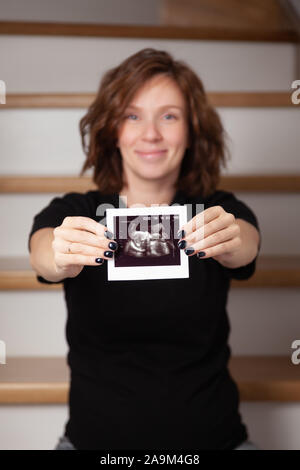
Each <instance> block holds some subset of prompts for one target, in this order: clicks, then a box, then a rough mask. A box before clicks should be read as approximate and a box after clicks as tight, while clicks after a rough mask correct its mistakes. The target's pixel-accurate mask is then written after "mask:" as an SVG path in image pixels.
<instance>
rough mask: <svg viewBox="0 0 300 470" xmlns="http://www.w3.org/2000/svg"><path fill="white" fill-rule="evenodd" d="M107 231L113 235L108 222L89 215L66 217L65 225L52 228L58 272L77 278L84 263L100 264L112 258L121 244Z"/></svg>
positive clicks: (90, 264) (53, 247)
mask: <svg viewBox="0 0 300 470" xmlns="http://www.w3.org/2000/svg"><path fill="white" fill-rule="evenodd" d="M106 231H107V235H108V236H113V234H112V233H111V232H109V231H108V229H107V227H106V226H105V225H103V224H101V223H99V222H96V221H95V220H93V219H91V218H89V217H81V216H69V217H65V218H64V220H63V222H62V224H61V225H59V226H58V227H55V229H54V230H53V236H54V239H53V241H52V249H53V252H54V264H55V270H56V272H57V273H61V274H64V275H65V276H66V277H76V276H77V275H78V274H79V273H80V272H81V271H82V269H83V267H84V266H99V264H103V263H104V261H105V259H111V258H112V256H113V250H114V251H115V250H116V249H117V248H118V244H117V242H116V241H114V240H112V239H108V236H106V235H105V233H106ZM110 243H112V245H110ZM109 245H110V246H109ZM109 254H111V256H109ZM96 259H97V260H98V261H95V260H96Z"/></svg>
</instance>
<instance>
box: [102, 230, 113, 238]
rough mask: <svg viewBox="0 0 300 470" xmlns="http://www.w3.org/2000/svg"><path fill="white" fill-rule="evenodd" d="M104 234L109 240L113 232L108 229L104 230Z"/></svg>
mask: <svg viewBox="0 0 300 470" xmlns="http://www.w3.org/2000/svg"><path fill="white" fill-rule="evenodd" d="M104 236H105V237H106V238H109V239H110V240H111V239H112V238H114V234H113V233H111V232H110V231H109V230H106V231H105V232H104Z"/></svg>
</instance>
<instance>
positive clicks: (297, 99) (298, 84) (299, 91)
mask: <svg viewBox="0 0 300 470" xmlns="http://www.w3.org/2000/svg"><path fill="white" fill-rule="evenodd" d="M291 86H292V88H296V90H295V91H293V93H292V96H291V100H292V103H293V104H300V80H294V81H293V83H292V85H291Z"/></svg>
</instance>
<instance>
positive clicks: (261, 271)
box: [0, 255, 300, 290]
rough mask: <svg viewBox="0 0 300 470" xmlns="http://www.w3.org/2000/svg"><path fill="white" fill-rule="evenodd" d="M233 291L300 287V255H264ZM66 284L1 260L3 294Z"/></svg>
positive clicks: (21, 261) (23, 261)
mask: <svg viewBox="0 0 300 470" xmlns="http://www.w3.org/2000/svg"><path fill="white" fill-rule="evenodd" d="M104 269H106V268H104ZM231 286H232V287H233V288H237V287H238V288H253V287H281V288H284V287H300V255H294V256H292V255H291V256H286V255H285V256H280V255H279V256H277V255H276V256H274V255H260V256H259V257H258V259H257V262H256V272H255V273H254V275H253V276H252V277H251V278H249V279H245V280H242V281H240V280H236V279H232V281H231ZM59 289H62V284H42V283H40V282H39V281H37V279H36V273H35V271H33V270H32V268H31V266H30V262H29V257H1V258H0V290H59Z"/></svg>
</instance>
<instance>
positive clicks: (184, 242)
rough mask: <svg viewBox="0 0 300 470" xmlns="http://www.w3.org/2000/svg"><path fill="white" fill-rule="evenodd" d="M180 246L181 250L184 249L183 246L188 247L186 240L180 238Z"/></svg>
mask: <svg viewBox="0 0 300 470" xmlns="http://www.w3.org/2000/svg"><path fill="white" fill-rule="evenodd" d="M177 245H178V248H180V250H182V249H183V248H185V247H186V241H185V240H180V242H178V244H177Z"/></svg>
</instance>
